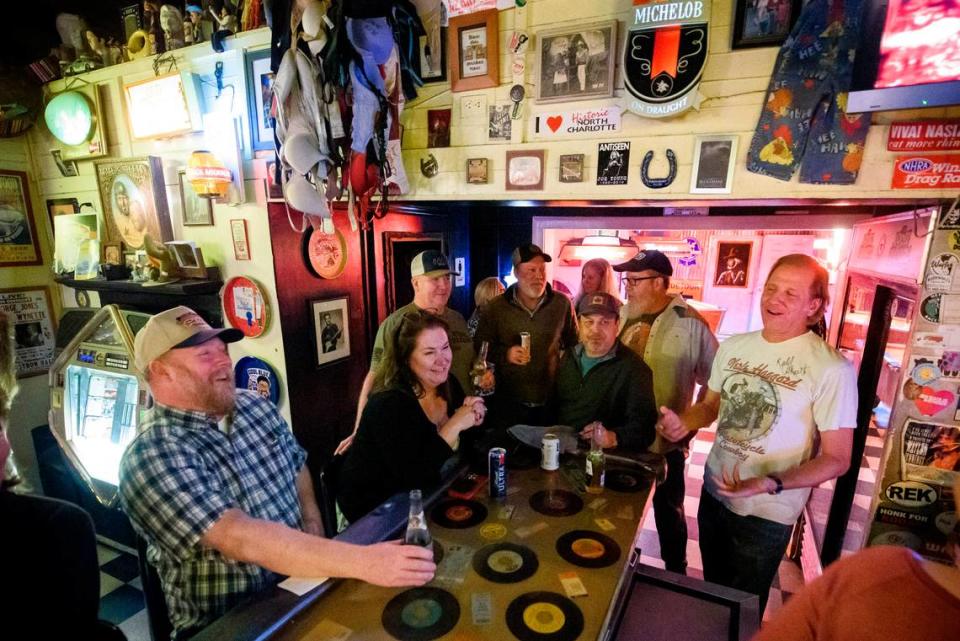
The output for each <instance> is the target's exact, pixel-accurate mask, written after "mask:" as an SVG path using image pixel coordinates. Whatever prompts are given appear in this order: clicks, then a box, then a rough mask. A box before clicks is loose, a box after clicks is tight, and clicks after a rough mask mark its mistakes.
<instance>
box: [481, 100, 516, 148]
mask: <svg viewBox="0 0 960 641" xmlns="http://www.w3.org/2000/svg"><path fill="white" fill-rule="evenodd" d="M510 109H511V107H510V105H508V104H503V105H490V106H489V107H487V110H488V112H489V114H490V115H489V118H488V120H487V140H489V141H490V142H510V139H511V138H512V137H513V120H511V119H510Z"/></svg>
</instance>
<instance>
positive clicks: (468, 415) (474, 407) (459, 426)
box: [441, 396, 487, 433]
mask: <svg viewBox="0 0 960 641" xmlns="http://www.w3.org/2000/svg"><path fill="white" fill-rule="evenodd" d="M486 414H487V406H486V405H485V404H484V402H483V399H481V398H480V397H479V396H468V397H467V398H466V399H464V401H463V405H461V406H460V407H459V408H457V411H456V412H454V413H453V416H451V417H450V420H449V421H447V422H446V423H445V424H444V425H443V428H441V429H446V430H450V429H453V430H456V432H457V433H460V432H462V431H464V430H468V429H470V428H471V427H473V426H475V425H480V423H482V422H483V417H484V416H486Z"/></svg>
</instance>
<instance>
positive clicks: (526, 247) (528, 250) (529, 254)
mask: <svg viewBox="0 0 960 641" xmlns="http://www.w3.org/2000/svg"><path fill="white" fill-rule="evenodd" d="M538 256H539V257H540V258H542V259H543V262H545V263H552V262H553V259H552V258H550V254H545V253H544V252H543V250H542V249H540V248H539V247H537V246H536V245H534V244H533V243H525V244H523V245H520V246H519V247H517V248H516V249H514V250H513V253H512V254H511V255H510V260H512V261H513V266H514V267H516V266H517V265H519V264H520V263H529V262H530V261H531V260H533V259H534V258H537V257H538Z"/></svg>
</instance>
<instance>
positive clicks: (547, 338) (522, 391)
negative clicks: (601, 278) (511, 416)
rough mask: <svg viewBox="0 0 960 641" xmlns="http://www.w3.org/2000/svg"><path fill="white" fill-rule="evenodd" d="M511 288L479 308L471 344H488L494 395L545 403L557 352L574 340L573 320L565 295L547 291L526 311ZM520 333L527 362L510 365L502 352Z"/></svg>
mask: <svg viewBox="0 0 960 641" xmlns="http://www.w3.org/2000/svg"><path fill="white" fill-rule="evenodd" d="M516 292H517V286H516V285H511V286H510V287H509V288H508V289H507V291H505V292H504V293H503V294H501V295H499V296H497V297H496V298H494V299H493V300H492V301H490V303H489V304H488V305H487V307H486V308H485V309H484V310H483V315H482V316H480V324H479V326H478V327H477V333H476V336H474V337H473V344H474V346H475V347H476V349H477V351H479V349H480V344H481V343H482V342H483V341H487V342H489V343H490V351H489V352H488V354H487V360H488V361H489V362H491V363H493V364H494V366H495V367H496V371H495V373H496V376H497V396H499V397H502V398H505V399H507V400H510V401H516V402H520V403H535V404H543V403H546V402H547V400H548V398H549V395H550V392H551V390H552V388H553V381H554V379H555V377H556V373H557V367H558V365H559V363H560V352H561V350H569V349H571V348H572V347H573V346H574V345H576V344H577V319H576V317H575V316H574V314H573V306H572V305H571V303H570V299H569V298H567V297H566V296H564V295H563V294H558V293H556V292H554V291H553V288H551V287H550V285H547V291H546V293H545V294H544V299H543V301H542V302H541V304H540V306H539V307H538V308H537V309H536V311H534V312H533V313H531V312H530V311H529V310H528V309H526V308H525V307H524V306H523V305H521V304H520V302H519V301H518V300H517V293H516ZM520 332H529V333H530V362H529V363H528V364H526V365H513V364H511V363H508V362H507V360H506V354H507V350H508V349H510V348H511V347H513V346H514V345H519V344H520Z"/></svg>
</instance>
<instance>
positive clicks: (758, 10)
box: [731, 0, 802, 49]
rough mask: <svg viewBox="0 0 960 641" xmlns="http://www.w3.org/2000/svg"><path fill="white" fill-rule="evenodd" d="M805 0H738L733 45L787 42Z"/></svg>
mask: <svg viewBox="0 0 960 641" xmlns="http://www.w3.org/2000/svg"><path fill="white" fill-rule="evenodd" d="M801 5H802V2H801V0H736V2H735V16H734V20H733V42H732V43H731V48H733V49H746V48H748V47H773V46H777V45H780V44H782V43H783V41H784V40H786V39H787V36H788V35H790V29H792V28H793V24H794V23H795V22H796V20H797V17H798V16H799V14H800V9H801V8H802V7H801Z"/></svg>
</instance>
